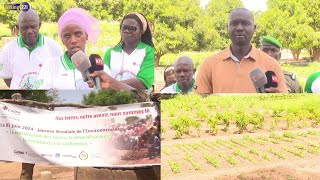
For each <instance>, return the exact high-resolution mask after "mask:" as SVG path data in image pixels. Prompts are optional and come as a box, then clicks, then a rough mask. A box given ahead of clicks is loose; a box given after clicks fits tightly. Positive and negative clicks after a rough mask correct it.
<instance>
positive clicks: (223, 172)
mask: <svg viewBox="0 0 320 180" xmlns="http://www.w3.org/2000/svg"><path fill="white" fill-rule="evenodd" d="M161 107H162V115H161V116H162V117H161V123H162V129H161V131H162V154H161V155H162V156H161V159H162V174H161V177H162V179H214V178H216V177H218V178H219V179H223V178H226V179H230V178H231V179H232V178H238V179H241V178H245V179H246V177H247V175H246V174H245V173H249V172H251V173H249V174H250V175H251V176H252V175H253V174H255V175H256V176H255V178H263V177H259V175H261V176H262V175H263V176H268V175H269V176H268V177H270V178H277V179H278V178H279V177H278V176H272V175H271V176H270V174H271V173H269V174H268V175H264V174H263V173H261V172H256V173H255V171H259V170H261V169H265V168H276V169H281V167H286V168H289V169H290V170H291V171H292V172H291V171H290V173H287V172H286V173H287V174H288V176H292V177H293V178H310V179H320V173H319V170H320V128H319V127H320V96H319V95H313V94H286V95H285V94H279V95H276V94H270V95H269V94H265V95H261V94H260V95H215V96H207V97H201V96H199V95H188V96H182V95H178V96H176V97H175V98H173V99H168V100H162V101H161ZM303 168H304V169H303ZM300 171H301V173H302V174H303V177H300V176H299V173H300ZM252 172H253V173H252ZM282 173H283V175H284V176H286V175H287V174H286V173H285V171H284V170H283V171H282ZM277 174H278V175H279V174H280V175H281V172H278V173H277ZM300 175H301V174H300ZM248 178H249V177H248ZM251 178H252V177H251Z"/></svg>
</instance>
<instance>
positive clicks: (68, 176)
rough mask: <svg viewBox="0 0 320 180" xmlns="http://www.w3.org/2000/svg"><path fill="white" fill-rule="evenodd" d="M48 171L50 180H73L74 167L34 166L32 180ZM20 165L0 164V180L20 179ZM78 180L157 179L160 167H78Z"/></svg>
mask: <svg viewBox="0 0 320 180" xmlns="http://www.w3.org/2000/svg"><path fill="white" fill-rule="evenodd" d="M44 171H50V172H51V173H52V179H57V180H73V179H74V177H75V174H74V167H58V166H48V165H40V164H36V165H35V168H34V173H33V179H34V180H37V179H41V172H44ZM20 172H21V163H17V162H0V180H18V179H19V178H20ZM76 172H78V173H77V179H78V180H95V179H97V180H98V179H104V180H123V179H126V180H142V179H159V177H160V167H159V166H156V167H153V168H152V167H149V168H140V169H136V170H132V169H131V170H122V169H112V170H111V169H97V168H93V167H80V168H78V170H76Z"/></svg>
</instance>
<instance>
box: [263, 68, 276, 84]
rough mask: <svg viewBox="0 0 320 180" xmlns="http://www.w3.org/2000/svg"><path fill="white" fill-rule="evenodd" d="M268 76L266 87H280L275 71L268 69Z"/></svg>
mask: <svg viewBox="0 0 320 180" xmlns="http://www.w3.org/2000/svg"><path fill="white" fill-rule="evenodd" d="M266 76H267V84H265V85H264V88H269V87H275V88H277V87H278V78H277V76H276V74H275V73H274V72H273V71H267V72H266Z"/></svg>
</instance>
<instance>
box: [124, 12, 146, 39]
mask: <svg viewBox="0 0 320 180" xmlns="http://www.w3.org/2000/svg"><path fill="white" fill-rule="evenodd" d="M129 14H134V15H136V16H137V17H138V18H139V19H140V21H141V22H142V30H143V32H142V34H143V33H144V32H146V30H147V27H148V23H147V19H146V18H145V17H143V15H142V14H140V13H138V12H131V13H128V14H127V15H129Z"/></svg>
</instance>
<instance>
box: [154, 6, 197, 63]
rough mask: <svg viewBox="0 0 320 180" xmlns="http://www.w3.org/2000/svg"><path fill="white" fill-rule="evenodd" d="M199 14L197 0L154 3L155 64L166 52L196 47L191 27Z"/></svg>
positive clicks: (176, 51) (193, 26)
mask: <svg viewBox="0 0 320 180" xmlns="http://www.w3.org/2000/svg"><path fill="white" fill-rule="evenodd" d="M163 7H166V8H163ZM201 14H202V9H201V8H200V1H199V0H197V1H194V0H180V1H179V0H172V1H169V0H165V1H161V2H159V3H156V4H154V26H155V31H154V39H155V49H156V53H155V54H156V65H158V64H159V60H160V57H161V56H162V55H164V54H166V53H169V52H170V53H178V52H181V51H189V50H193V49H195V48H196V45H197V42H196V40H195V37H194V36H193V28H195V23H196V20H197V19H198V18H200V15H201Z"/></svg>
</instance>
